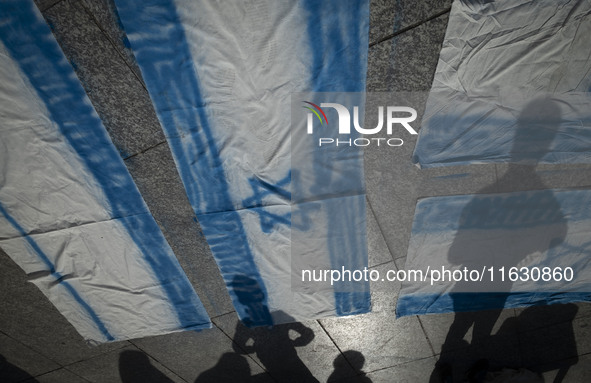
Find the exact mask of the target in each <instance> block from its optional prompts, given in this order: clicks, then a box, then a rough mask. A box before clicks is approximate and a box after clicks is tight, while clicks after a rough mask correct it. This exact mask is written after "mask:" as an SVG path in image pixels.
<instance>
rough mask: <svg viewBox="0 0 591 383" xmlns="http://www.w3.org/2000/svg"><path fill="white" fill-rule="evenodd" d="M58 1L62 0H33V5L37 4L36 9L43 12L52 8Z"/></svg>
mask: <svg viewBox="0 0 591 383" xmlns="http://www.w3.org/2000/svg"><path fill="white" fill-rule="evenodd" d="M60 1H62V0H35V4H37V8H39V10H40V11H45V10H46V9H48V8H51V7H53V6H54V5H55V4H57V3H59V2H60Z"/></svg>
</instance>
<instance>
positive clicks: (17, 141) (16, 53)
mask: <svg viewBox="0 0 591 383" xmlns="http://www.w3.org/2000/svg"><path fill="white" fill-rule="evenodd" d="M0 147H1V149H0V247H1V248H2V249H3V250H4V251H5V252H6V253H7V254H8V255H9V256H10V257H11V258H12V259H13V260H14V261H15V262H16V263H17V264H18V265H19V266H20V267H21V268H22V269H23V270H24V271H25V272H26V273H27V275H28V277H29V279H30V280H31V282H33V283H34V284H35V285H36V286H37V287H39V289H40V290H41V291H42V292H43V293H44V294H45V295H46V296H47V297H48V298H49V300H50V301H51V302H52V303H53V304H54V305H55V306H56V307H57V309H58V310H59V311H60V312H61V313H62V314H63V315H64V316H65V317H66V319H67V320H68V321H69V322H70V323H71V324H72V325H73V326H74V327H75V328H76V330H77V331H78V332H79V333H80V334H81V335H82V336H83V337H84V338H85V339H86V340H87V341H88V342H90V343H101V342H107V341H114V340H122V339H130V338H137V337H143V336H148V335H158V334H165V333H169V332H174V331H181V330H199V329H204V328H209V327H211V323H210V320H209V317H208V315H207V313H206V312H205V309H204V307H203V305H202V303H201V301H200V300H199V298H198V297H197V295H196V293H195V291H194V290H193V287H192V286H191V284H190V283H189V281H188V279H187V277H186V275H185V274H184V272H183V270H182V269H181V267H180V265H179V263H178V261H177V259H176V258H175V256H174V254H173V253H172V250H171V249H170V247H169V245H168V243H167V242H166V240H165V239H164V236H163V234H162V232H161V231H160V229H159V228H158V226H157V224H156V222H155V221H154V219H153V217H152V215H151V214H150V212H149V210H148V208H147V207H146V205H145V203H144V201H143V199H142V197H141V196H140V194H139V191H138V190H137V188H136V186H135V184H134V182H133V180H132V178H131V176H130V175H129V173H128V171H127V169H126V167H125V165H124V163H123V161H122V159H121V158H120V156H119V154H118V152H117V150H116V149H115V147H114V146H113V144H112V142H111V141H110V138H109V136H108V134H107V132H106V130H105V128H104V126H103V125H102V123H101V122H100V120H99V118H98V116H97V115H96V112H95V111H94V109H93V107H92V105H91V103H90V101H89V99H88V98H87V96H86V94H85V93H84V90H83V89H82V86H81V85H80V83H79V81H78V79H77V77H76V75H75V74H74V71H73V69H72V67H71V66H70V64H69V63H68V61H67V60H66V58H65V57H64V55H63V53H62V52H61V50H60V48H59V46H58V45H57V42H56V41H55V39H54V37H53V35H52V33H51V31H50V29H49V27H48V26H47V24H46V23H45V21H44V20H43V18H42V16H41V15H40V13H39V12H38V10H37V7H36V6H35V4H34V3H33V1H32V0H29V1H22V0H18V1H17V0H15V1H11V0H2V1H0Z"/></svg>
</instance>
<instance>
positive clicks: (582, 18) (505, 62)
mask: <svg viewBox="0 0 591 383" xmlns="http://www.w3.org/2000/svg"><path fill="white" fill-rule="evenodd" d="M589 36H591V3H589V2H587V1H569V0H558V1H557V0H536V1H532V0H518V1H479V2H475V1H467V0H456V1H455V2H454V3H453V6H452V10H451V13H450V16H449V22H448V27H447V33H446V35H445V40H444V42H443V47H442V49H441V54H440V56H439V64H438V65H437V70H436V72H435V77H434V79H433V86H432V88H431V92H430V94H429V99H428V102H427V105H426V109H425V113H424V116H423V121H422V126H421V129H420V131H419V138H418V141H417V145H416V147H415V151H414V156H413V162H415V163H416V164H417V165H418V166H420V167H426V168H427V167H436V166H445V165H465V164H474V163H485V162H521V161H527V160H528V159H529V157H530V156H531V155H532V154H533V155H536V154H535V151H536V150H538V149H539V148H538V147H543V148H544V149H543V150H544V151H545V153H544V156H543V157H542V158H540V159H539V161H540V162H542V163H556V164H558V163H591V150H590V148H591V56H589V52H590V51H591V39H589ZM538 98H545V99H548V100H549V102H551V103H553V104H554V105H553V106H552V110H551V112H552V114H553V115H552V116H551V118H553V119H554V120H555V121H556V125H557V126H556V131H555V132H552V133H551V134H550V135H548V134H546V133H545V132H543V131H539V130H535V129H531V130H529V131H522V132H524V133H526V136H525V137H524V138H526V139H527V140H529V141H530V142H531V143H532V145H524V146H522V147H519V148H516V147H514V145H513V140H514V138H515V135H516V130H517V129H518V128H519V125H523V123H524V122H526V121H524V119H523V115H524V114H528V113H529V111H528V105H529V104H530V103H531V102H533V101H534V100H535V99H538ZM549 114H550V111H548V112H546V115H549ZM538 151H539V150H538Z"/></svg>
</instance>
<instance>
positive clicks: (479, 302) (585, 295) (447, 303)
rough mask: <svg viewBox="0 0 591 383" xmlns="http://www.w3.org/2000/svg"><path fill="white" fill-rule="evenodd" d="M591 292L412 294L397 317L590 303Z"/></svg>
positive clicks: (401, 302) (400, 304) (402, 302)
mask: <svg viewBox="0 0 591 383" xmlns="http://www.w3.org/2000/svg"><path fill="white" fill-rule="evenodd" d="M590 300H591V292H519V293H510V294H507V293H451V294H441V295H440V294H412V295H403V296H401V297H400V298H398V303H397V306H396V317H403V316H408V315H423V314H442V313H449V312H454V311H455V312H467V311H480V310H492V309H502V308H517V307H528V306H540V305H549V304H555V303H571V302H589V301H590Z"/></svg>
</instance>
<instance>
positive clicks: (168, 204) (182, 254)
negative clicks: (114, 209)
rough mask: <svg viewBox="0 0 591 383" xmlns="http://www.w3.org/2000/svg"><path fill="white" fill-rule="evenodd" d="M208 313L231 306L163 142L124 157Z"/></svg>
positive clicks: (215, 313)
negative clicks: (129, 156)
mask: <svg viewBox="0 0 591 383" xmlns="http://www.w3.org/2000/svg"><path fill="white" fill-rule="evenodd" d="M125 163H126V165H127V168H128V169H129V172H130V173H131V175H132V177H133V179H134V180H135V182H136V185H137V186H138V189H139V190H140V192H141V194H142V197H143V198H144V200H145V201H146V204H147V205H148V207H149V209H150V212H151V213H152V215H153V216H154V219H155V220H156V222H157V223H158V225H159V226H160V228H161V229H162V232H163V233H164V236H165V237H166V239H167V241H168V243H169V244H170V245H171V247H172V249H173V251H174V253H175V255H176V256H177V258H178V259H179V262H180V263H181V266H182V267H183V269H184V270H185V273H186V274H187V276H188V277H189V280H190V281H191V283H192V284H193V287H194V288H195V290H196V291H197V294H198V295H199V297H200V299H201V300H202V302H203V304H204V306H205V308H206V310H207V311H208V313H209V314H210V316H217V315H221V314H225V313H228V312H231V311H233V310H234V308H233V306H232V302H231V300H230V296H229V294H228V292H227V290H226V286H225V283H224V281H223V279H222V277H221V274H220V272H219V269H218V267H217V264H216V263H215V260H214V258H213V255H212V254H211V251H210V249H209V246H208V245H207V242H206V240H205V237H204V236H203V234H202V232H201V227H200V226H199V223H198V222H197V219H196V218H195V214H194V213H193V209H192V208H191V205H190V203H189V200H188V198H187V195H186V192H185V189H184V187H183V185H182V182H181V180H180V177H179V175H178V172H177V170H176V166H175V164H174V160H173V158H172V154H171V152H170V149H169V147H168V145H167V144H166V143H163V144H161V145H158V146H156V147H154V148H152V149H150V150H148V151H146V152H143V153H140V154H138V155H136V156H133V157H131V158H129V159H127V160H126V161H125Z"/></svg>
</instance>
